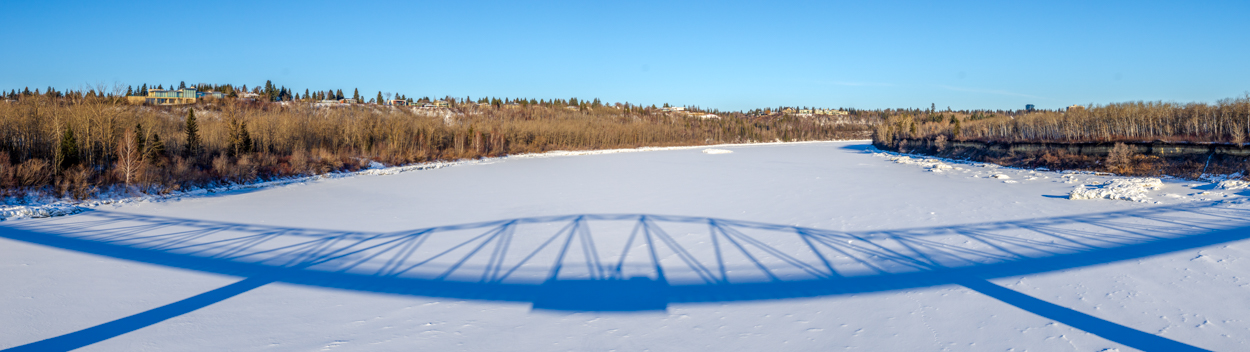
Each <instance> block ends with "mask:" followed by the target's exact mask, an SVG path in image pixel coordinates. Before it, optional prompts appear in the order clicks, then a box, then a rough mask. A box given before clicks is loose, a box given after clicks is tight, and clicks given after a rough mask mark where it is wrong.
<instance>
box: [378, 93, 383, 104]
mask: <svg viewBox="0 0 1250 352" xmlns="http://www.w3.org/2000/svg"><path fill="white" fill-rule="evenodd" d="M378 104H379V105H381V104H382V91H378Z"/></svg>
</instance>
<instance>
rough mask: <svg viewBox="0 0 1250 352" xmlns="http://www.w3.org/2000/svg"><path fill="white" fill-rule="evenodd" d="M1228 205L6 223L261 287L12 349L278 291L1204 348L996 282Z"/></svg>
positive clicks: (1244, 221) (1097, 252)
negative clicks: (932, 325) (278, 286)
mask: <svg viewBox="0 0 1250 352" xmlns="http://www.w3.org/2000/svg"><path fill="white" fill-rule="evenodd" d="M1248 215H1250V210H1247V209H1241V208H1238V207H1232V206H1230V204H1228V203H1224V202H1207V203H1191V204H1184V205H1176V206H1164V207H1153V208H1141V209H1134V210H1126V211H1118V212H1109V213H1099V214H1086V215H1073V216H1062V217H1052V218H1040V219H1025V220H1013V221H998V222H986V223H978V224H965V225H952V226H935V227H925V228H912V229H893V230H879V231H832V230H823V229H815V228H806V227H799V226H788V225H778V224H767V223H760V222H751V221H740V220H729V219H717V218H706V217H691V216H672V215H650V214H577V215H563V216H546V217H528V218H517V219H505V220H497V221H487V222H479V223H471V224H460V225H449V226H437V227H430V228H423V229H416V230H409V231H399V232H352V231H334V230H324V229H308V228H295V227H280V226H265V225H254V224H240V223H229V222H216V221H204V220H194V219H181V218H170V217H157V216H145V215H134V214H127V213H119V212H109V211H100V210H93V211H87V212H85V213H82V214H78V215H74V216H70V217H66V218H57V219H38V220H26V221H16V222H11V223H7V224H5V226H0V237H5V238H9V239H14V240H20V241H26V242H31V243H37V244H42V245H47V246H53V247H58V248H64V249H70V250H75V251H81V252H86V253H93V254H99V255H105V256H111V257H116V258H122V259H127V260H133V261H139V262H146V263H154V264H160V265H166V266H171V267H178V268H185V269H193V270H200V271H206V272H213V273H221V274H228V275H236V276H242V277H246V279H244V280H242V281H239V282H237V283H234V284H231V285H228V286H225V287H222V288H218V289H216V290H213V291H209V292H206V293H203V294H200V295H197V296H194V297H191V298H187V299H184V300H182V301H179V302H175V303H172V304H169V305H166V306H162V307H159V308H156V309H152V310H149V311H146V312H142V313H138V314H135V315H132V316H129V317H126V318H122V319H118V320H115V321H111V322H107V323H104V324H101V325H97V326H94V327H91V328H87V329H83V330H80V331H76V332H73V333H69V334H65V335H61V336H56V337H51V338H48V339H45V340H41V341H36V342H32V343H29V344H26V345H22V346H17V347H13V348H10V349H7V350H6V351H45V350H70V349H75V348H79V347H83V346H87V345H90V344H93V343H96V342H99V341H103V340H106V339H109V338H112V337H115V336H118V335H121V334H125V333H127V332H130V331H134V330H137V329H141V328H143V327H146V326H150V325H152V324H155V323H158V322H161V321H164V320H166V319H169V318H172V317H175V316H178V315H182V314H185V313H187V312H190V311H194V310H196V309H199V308H202V307H205V306H208V305H211V304H213V303H216V302H219V301H221V300H224V299H228V298H230V297H233V296H235V295H238V294H241V293H244V292H247V291H249V290H251V289H254V288H257V287H260V286H263V285H266V284H268V283H272V282H287V283H293V284H301V285H311V286H321V287H331V288H338V289H349V290H358V291H367V292H379V293H389V294H402V295H417V296H427V297H442V298H453V299H473V300H491V301H511V302H528V303H532V305H533V307H534V308H535V309H548V310H568V311H648V310H664V309H667V307H668V305H669V304H672V303H702V302H733V301H751V300H768V299H786V298H800V297H818V296H829V295H839V294H855V293H868V292H879V291H889V290H901V289H910V288H922V287H930V286H937V285H961V286H964V287H967V288H969V289H972V290H974V291H977V292H980V293H982V294H985V295H987V296H990V297H992V298H995V299H997V300H999V301H1002V302H1004V303H1008V304H1011V305H1013V306H1015V307H1018V308H1021V309H1024V310H1027V311H1029V312H1032V313H1035V314H1038V315H1041V316H1043V317H1046V318H1049V319H1053V320H1056V321H1059V322H1062V323H1064V324H1067V325H1069V326H1073V327H1075V328H1078V329H1081V330H1084V331H1086V332H1090V333H1092V334H1095V335H1098V336H1101V337H1103V338H1107V339H1109V340H1112V341H1115V342H1119V343H1122V344H1125V345H1127V346H1131V347H1135V348H1139V349H1145V350H1151V349H1156V348H1163V349H1166V350H1178V351H1179V350H1202V349H1200V348H1197V347H1194V346H1191V345H1187V344H1184V343H1181V342H1177V341H1173V340H1169V339H1166V338H1163V337H1160V336H1157V335H1153V334H1150V333H1146V332H1142V331H1138V330H1134V329H1132V328H1129V327H1126V326H1122V325H1119V324H1116V323H1113V322H1109V321H1106V320H1102V319H1099V318H1096V317H1093V316H1090V315H1087V314H1084V313H1080V312H1077V311H1075V310H1072V309H1069V308H1065V307H1061V306H1058V305H1054V304H1051V303H1049V302H1046V301H1043V300H1040V299H1037V298H1033V297H1030V296H1027V295H1024V294H1021V293H1019V292H1015V291H1012V290H1010V289H1007V288H1004V287H1001V286H997V285H995V284H993V283H990V282H989V281H986V279H990V278H996V277H1006V276H1016V275H1025V274H1034V273H1041V272H1047V271H1055V270H1064V269H1072V268H1079V267H1085V266H1091V265H1097V264H1103V263H1110V262H1116V261H1121V260H1128V259H1135V258H1142V257H1147V256H1152V255H1158V254H1164V253H1169V252H1174V251H1180V250H1185V249H1192V248H1198V247H1203V246H1209V245H1215V244H1219V243H1225V242H1230V241H1237V240H1242V239H1246V238H1250V216H1248Z"/></svg>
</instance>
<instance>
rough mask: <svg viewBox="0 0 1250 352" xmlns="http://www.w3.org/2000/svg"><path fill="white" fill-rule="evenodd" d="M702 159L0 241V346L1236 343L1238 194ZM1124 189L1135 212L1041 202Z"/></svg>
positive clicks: (93, 221)
mask: <svg viewBox="0 0 1250 352" xmlns="http://www.w3.org/2000/svg"><path fill="white" fill-rule="evenodd" d="M716 148H717V149H724V150H730V151H733V153H731V154H721V155H715V156H712V155H707V154H705V153H703V152H701V151H700V149H706V147H698V148H651V149H648V150H646V152H639V153H624V152H619V151H616V152H611V151H609V152H560V153H548V154H542V155H535V156H521V157H508V158H497V159H487V160H480V161H473V162H462V163H455V164H446V165H441V166H439V167H430V165H425V166H412V167H410V168H408V169H404V168H377V169H371V170H366V171H362V172H359V173H355V174H351V175H332V176H331V177H317V178H305V179H299V180H288V181H283V182H278V183H272V184H266V185H252V186H246V187H243V186H240V187H234V188H227V189H217V190H212V191H211V192H209V191H204V192H201V193H189V194H183V195H179V196H175V197H163V198H156V197H151V198H139V199H132V198H125V199H124V200H125V201H114V202H112V203H108V202H99V203H94V204H88V205H86V206H84V205H82V204H78V205H74V206H73V209H76V210H75V212H77V213H76V214H73V215H68V216H61V217H52V218H42V219H18V220H12V221H5V222H3V223H0V277H3V278H5V279H6V282H7V283H10V284H8V285H0V307H2V308H0V311H3V312H4V314H0V326H2V327H4V328H5V329H4V332H3V333H0V348H9V347H15V346H21V345H26V344H30V343H35V342H38V341H48V340H46V339H53V340H55V339H54V338H56V337H58V336H85V335H90V334H87V333H83V332H88V333H92V332H99V331H106V330H107V331H113V330H108V329H99V328H93V327H106V328H111V329H115V330H116V331H115V333H112V334H111V335H110V334H104V335H98V336H96V337H98V338H99V339H100V340H101V341H99V342H96V343H93V344H90V345H87V346H86V347H85V348H83V349H82V350H84V351H136V350H137V351H143V350H243V351H250V350H299V351H306V350H335V351H340V350H343V351H350V350H368V351H377V350H384V351H385V350H405V351H406V350H414V349H415V350H471V351H476V350H489V351H494V350H527V351H529V350H535V351H599V350H603V351H610V350H652V351H687V350H718V351H759V350H784V351H812V350H821V351H823V350H1043V351H1056V350H1059V351H1062V350H1076V351H1098V350H1105V349H1110V350H1122V351H1125V350H1133V349H1134V348H1133V347H1130V346H1128V345H1125V344H1124V343H1130V344H1131V343H1134V342H1132V341H1133V339H1134V338H1133V337H1132V336H1136V335H1132V333H1131V332H1134V331H1135V332H1137V333H1139V334H1145V335H1146V336H1155V337H1161V338H1163V339H1166V340H1164V341H1165V342H1167V341H1169V340H1170V341H1171V342H1172V343H1179V344H1187V345H1190V346H1196V347H1199V348H1205V349H1213V350H1246V349H1250V321H1247V320H1246V319H1245V318H1244V317H1245V316H1247V315H1248V314H1247V313H1250V302H1248V301H1247V300H1246V299H1245V297H1247V294H1250V282H1247V281H1246V279H1245V278H1243V276H1245V273H1246V272H1250V261H1246V260H1242V259H1241V258H1244V257H1246V255H1247V254H1248V253H1247V252H1250V242H1247V241H1246V240H1245V237H1246V236H1245V235H1242V234H1243V233H1245V232H1246V229H1247V226H1250V220H1248V219H1250V217H1247V216H1246V213H1247V212H1248V211H1250V203H1247V202H1246V198H1245V194H1244V193H1242V192H1241V191H1239V190H1235V189H1228V188H1223V187H1221V188H1220V189H1222V191H1215V190H1216V189H1217V186H1219V185H1216V184H1211V183H1201V182H1199V183H1194V182H1193V181H1181V180H1175V179H1160V180H1157V183H1158V184H1157V185H1156V184H1155V183H1154V181H1151V182H1140V181H1132V180H1131V179H1128V178H1122V177H1116V176H1112V175H1105V174H1095V173H1072V172H1067V173H1060V172H1050V171H1038V170H1022V169H1014V168H1007V167H999V166H996V165H991V164H981V163H969V162H960V161H955V160H945V159H931V158H915V157H911V156H903V155H898V154H893V153H882V152H878V151H876V150H874V149H872V148H871V147H870V146H868V145H867V143H866V142H862V141H860V142H826V143H803V144H772V145H744V146H732V145H729V146H717V147H716ZM1006 181H1013V182H1015V183H1005V182H1006ZM1117 181H1118V182H1119V183H1117ZM1125 182H1127V183H1128V184H1149V185H1150V186H1149V187H1147V186H1143V187H1139V188H1136V189H1135V190H1136V191H1140V194H1139V197H1146V198H1139V199H1148V200H1149V201H1148V202H1126V201H1119V200H1108V199H1105V198H1104V199H1101V200H1099V199H1095V200H1072V199H1068V198H1069V194H1070V193H1072V189H1073V187H1074V184H1078V185H1081V186H1084V185H1102V186H1103V187H1102V189H1105V188H1108V187H1112V185H1117V184H1124V183H1125ZM1156 186H1159V187H1156ZM1117 198H1118V197H1117ZM1130 198H1131V197H1130ZM40 209H42V208H40ZM630 238H634V239H635V240H634V241H633V242H631V240H630ZM648 241H650V242H648ZM547 242H550V243H551V244H548V245H546V247H544V243H547ZM622 250H626V251H624V252H622ZM440 253H444V254H440ZM561 253H565V254H561ZM623 253H624V254H623ZM526 255H530V256H531V259H526ZM1048 258H1051V259H1048ZM510 270H511V271H510ZM661 272H663V275H662V276H661V275H660V273H661ZM978 280H979V281H978ZM985 280H988V281H985ZM271 281H272V282H271ZM987 284H988V285H989V286H986V285H987ZM249 285H251V286H249ZM253 286H255V288H252V287H253ZM237 287H243V288H241V289H237V290H235V291H232V293H230V294H222V295H218V297H216V298H215V299H214V300H212V301H209V302H204V303H203V304H202V307H201V306H195V307H192V308H194V309H190V310H189V311H188V312H186V313H185V314H181V313H179V314H173V315H172V316H169V317H167V318H168V319H166V320H161V321H156V322H150V323H135V321H136V320H135V319H129V320H128V318H127V317H132V316H135V315H136V314H140V313H142V314H149V313H145V312H155V313H153V314H158V313H161V312H165V311H167V309H163V308H162V309H157V308H158V307H163V306H165V307H168V306H166V305H170V304H171V303H174V302H180V303H182V302H188V301H195V302H199V301H197V300H191V299H189V298H192V297H202V296H203V295H202V294H206V292H207V293H213V292H224V291H222V290H223V288H224V290H225V291H230V290H229V289H232V288H237ZM969 287H972V288H969ZM994 287H998V288H999V289H994ZM1001 289H1006V292H1007V293H1004V292H1003V291H1002V290H1001ZM656 290H660V291H663V290H667V291H663V292H669V293H668V294H661V295H658V296H654V297H652V296H647V295H648V294H650V293H652V292H654V291H656ZM996 290H999V291H996ZM613 291H617V292H613ZM1011 292H1015V293H1016V294H1022V295H1027V297H1032V298H1034V299H1036V300H1040V301H1038V302H1042V303H1037V302H1032V303H1029V302H1027V299H1026V300H1025V301H1021V300H1020V298H1019V297H1018V296H1013V294H1012V293H1011ZM582 296H595V297H609V298H610V299H606V300H603V299H600V300H598V301H596V300H594V299H591V300H590V301H583V300H584V299H586V297H582ZM636 296H646V297H643V299H639V298H638V297H636ZM1013 297H1014V298H1013ZM592 298H593V297H592ZM1022 302H1023V303H1022ZM657 303H658V305H657ZM172 306H178V305H172ZM1065 309H1066V310H1065ZM614 310H615V311H614ZM1069 311H1070V312H1073V313H1072V314H1075V315H1076V316H1088V317H1094V318H1093V320H1090V319H1088V318H1080V319H1074V318H1071V316H1073V315H1072V314H1069V313H1064V312H1069ZM1064 314H1068V315H1064ZM1055 319H1059V320H1063V321H1062V322H1061V321H1057V320H1055ZM1082 319H1084V320H1082ZM1096 320H1101V321H1102V323H1098V322H1096ZM1090 321H1095V322H1094V323H1090ZM110 322H114V323H110ZM117 322H120V323H117ZM1089 324H1094V326H1102V327H1108V326H1109V327H1111V328H1112V329H1110V330H1106V329H1097V328H1095V329H1090V328H1089V326H1090V325H1089ZM1098 324H1102V325H1098ZM1074 325H1075V326H1081V327H1084V328H1085V329H1089V330H1090V331H1087V330H1082V328H1077V327H1074ZM118 329H119V330H118ZM1116 329H1119V330H1116ZM1108 331H1111V332H1108ZM1115 331H1120V332H1115ZM1124 331H1128V332H1129V333H1124ZM75 334H77V335H75ZM101 336H102V337H101ZM57 341H64V340H57ZM1138 346H1141V345H1138ZM1182 346H1183V345H1182Z"/></svg>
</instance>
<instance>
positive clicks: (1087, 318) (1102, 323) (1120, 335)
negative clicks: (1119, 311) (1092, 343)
mask: <svg viewBox="0 0 1250 352" xmlns="http://www.w3.org/2000/svg"><path fill="white" fill-rule="evenodd" d="M955 281H956V283H958V284H960V285H962V286H963V287H967V288H969V289H971V290H973V291H977V292H980V293H981V294H983V295H986V296H989V297H991V298H994V299H996V300H999V301H1002V302H1003V303H1006V304H1010V305H1012V306H1015V307H1016V308H1020V309H1023V310H1025V311H1028V312H1030V313H1033V314H1037V315H1040V316H1042V317H1045V318H1047V319H1051V320H1054V321H1058V322H1060V323H1063V324H1065V325H1068V326H1071V327H1074V328H1077V329H1081V330H1083V331H1085V332H1088V333H1091V334H1094V335H1097V336H1098V337H1101V338H1104V339H1108V340H1111V341H1113V342H1116V343H1119V344H1123V345H1125V346H1129V347H1132V348H1136V349H1139V350H1143V351H1206V350H1205V349H1202V348H1198V347H1194V346H1190V345H1187V344H1184V343H1181V342H1178V341H1175V340H1171V339H1168V338H1165V337H1162V336H1159V335H1154V334H1150V333H1146V332H1143V331H1140V330H1136V329H1133V328H1130V327H1127V326H1124V325H1120V324H1116V323H1113V322H1110V321H1106V320H1103V319H1099V318H1098V317H1095V316H1092V315H1089V314H1085V313H1081V312H1078V311H1076V310H1073V309H1070V308H1066V307H1063V306H1060V305H1057V304H1054V303H1050V302H1047V301H1044V300H1041V299H1038V298H1035V297H1033V296H1029V295H1026V294H1023V293H1020V292H1017V291H1015V290H1011V289H1008V288H1006V287H1002V286H998V285H995V284H994V283H992V282H989V281H986V280H985V279H978V278H973V277H966V278H963V279H956V280H955Z"/></svg>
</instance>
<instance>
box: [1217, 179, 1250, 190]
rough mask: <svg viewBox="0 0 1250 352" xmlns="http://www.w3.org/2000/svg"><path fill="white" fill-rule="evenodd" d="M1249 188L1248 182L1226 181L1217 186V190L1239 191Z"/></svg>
mask: <svg viewBox="0 0 1250 352" xmlns="http://www.w3.org/2000/svg"><path fill="white" fill-rule="evenodd" d="M1247 186H1250V182H1246V181H1242V180H1224V181H1220V184H1219V185H1218V186H1216V188H1219V189H1227V190H1238V189H1244V188H1246V187H1247Z"/></svg>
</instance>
